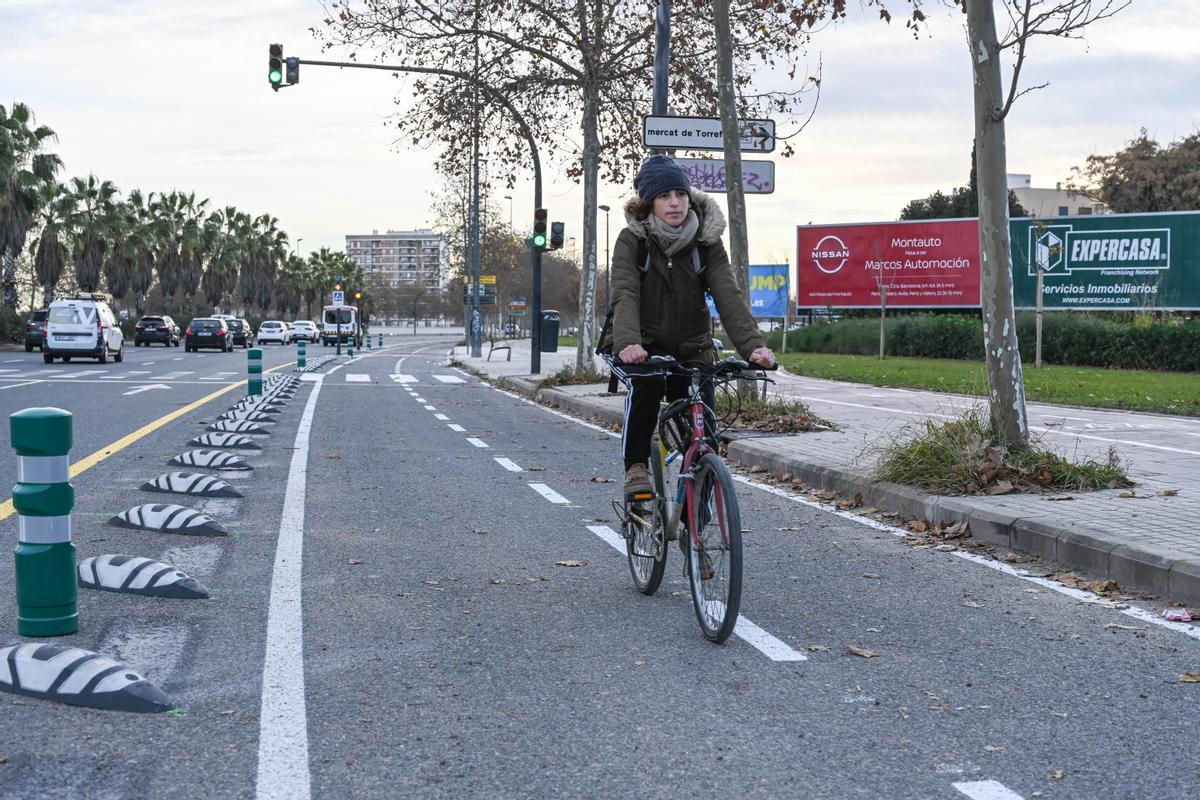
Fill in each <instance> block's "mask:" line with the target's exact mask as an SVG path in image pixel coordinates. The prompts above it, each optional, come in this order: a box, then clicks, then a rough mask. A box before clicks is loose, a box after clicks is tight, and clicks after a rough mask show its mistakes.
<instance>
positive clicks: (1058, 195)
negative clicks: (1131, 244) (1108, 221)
mask: <svg viewBox="0 0 1200 800" xmlns="http://www.w3.org/2000/svg"><path fill="white" fill-rule="evenodd" d="M1008 188H1009V189H1011V190H1012V193H1013V194H1015V195H1016V196H1017V200H1018V201H1020V203H1021V205H1022V206H1024V207H1025V210H1026V211H1028V212H1029V213H1030V215H1032V216H1035V217H1040V218H1045V217H1074V216H1088V215H1091V214H1107V213H1108V207H1107V206H1105V205H1104V204H1103V203H1098V202H1096V201H1095V200H1093V199H1091V198H1090V197H1088V196H1087V195H1085V194H1080V193H1079V192H1072V191H1070V190H1069V189H1064V188H1063V187H1062V183H1061V182H1059V183H1055V184H1054V188H1053V189H1042V188H1038V187H1035V186H1033V176H1031V175H1029V174H1028V173H1012V172H1010V173H1009V174H1008Z"/></svg>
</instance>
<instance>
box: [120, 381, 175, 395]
mask: <svg viewBox="0 0 1200 800" xmlns="http://www.w3.org/2000/svg"><path fill="white" fill-rule="evenodd" d="M170 388H171V387H170V386H164V385H163V384H161V383H152V384H150V385H149V386H139V387H138V388H136V389H130V390H129V391H128V392H121V394H123V395H129V394H137V393H138V392H148V391H150V390H151V389H170Z"/></svg>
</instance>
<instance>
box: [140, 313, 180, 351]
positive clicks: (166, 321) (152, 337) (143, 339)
mask: <svg viewBox="0 0 1200 800" xmlns="http://www.w3.org/2000/svg"><path fill="white" fill-rule="evenodd" d="M152 342H162V343H163V344H165V345H166V346H167V347H178V346H179V326H178V325H176V324H175V320H173V319H171V318H170V317H168V316H167V315H166V314H163V315H162V316H161V317H142V318H141V319H139V320H138V321H137V323H136V324H135V325H134V326H133V346H134V347H141V346H142V345H146V346H147V347H149V346H150V344H151V343H152Z"/></svg>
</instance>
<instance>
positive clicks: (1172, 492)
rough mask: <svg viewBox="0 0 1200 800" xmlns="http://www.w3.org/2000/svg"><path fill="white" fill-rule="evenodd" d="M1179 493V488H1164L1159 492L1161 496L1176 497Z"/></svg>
mask: <svg viewBox="0 0 1200 800" xmlns="http://www.w3.org/2000/svg"><path fill="white" fill-rule="evenodd" d="M1178 494H1179V490H1178V489H1163V490H1161V491H1160V492H1159V493H1158V496H1159V497H1175V496H1176V495H1178Z"/></svg>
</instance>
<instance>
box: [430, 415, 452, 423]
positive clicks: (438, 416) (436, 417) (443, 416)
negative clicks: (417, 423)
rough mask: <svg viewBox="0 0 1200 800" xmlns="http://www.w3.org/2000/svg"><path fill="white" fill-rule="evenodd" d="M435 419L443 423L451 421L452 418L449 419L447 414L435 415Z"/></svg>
mask: <svg viewBox="0 0 1200 800" xmlns="http://www.w3.org/2000/svg"><path fill="white" fill-rule="evenodd" d="M433 418H434V419H440V420H441V421H442V422H447V421H449V419H450V418H449V417H447V416H446V415H445V414H434V415H433Z"/></svg>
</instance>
